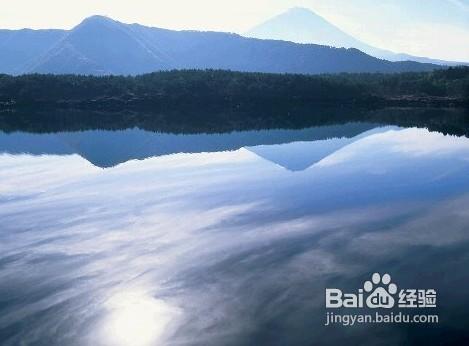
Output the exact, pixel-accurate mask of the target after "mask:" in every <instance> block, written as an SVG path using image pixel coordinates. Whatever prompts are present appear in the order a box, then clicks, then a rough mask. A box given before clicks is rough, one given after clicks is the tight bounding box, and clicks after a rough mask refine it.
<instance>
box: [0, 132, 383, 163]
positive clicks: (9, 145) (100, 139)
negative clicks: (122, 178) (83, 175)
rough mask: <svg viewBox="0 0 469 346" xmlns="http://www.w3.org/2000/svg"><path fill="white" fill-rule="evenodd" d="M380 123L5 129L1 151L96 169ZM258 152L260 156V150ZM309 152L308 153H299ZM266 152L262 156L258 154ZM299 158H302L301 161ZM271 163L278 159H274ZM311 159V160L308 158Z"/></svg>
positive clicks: (311, 138) (300, 139) (314, 137)
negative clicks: (167, 129) (219, 129)
mask: <svg viewBox="0 0 469 346" xmlns="http://www.w3.org/2000/svg"><path fill="white" fill-rule="evenodd" d="M376 126H377V125H376V124H372V123H349V124H345V125H330V126H323V127H311V128H306V129H299V130H295V129H284V130H279V129H277V130H260V131H235V132H230V133H220V134H203V133H201V134H184V135H180V134H172V133H161V132H150V131H144V130H140V129H136V128H133V129H126V130H121V131H103V130H91V131H77V132H58V133H41V134H38V133H25V132H13V133H4V132H2V131H1V130H0V154H4V153H6V154H13V155H15V154H29V155H73V154H77V155H80V156H81V157H83V158H84V159H85V160H87V161H88V162H90V163H91V164H93V165H94V166H96V167H101V168H109V167H114V166H116V165H119V164H121V163H124V162H127V161H130V160H143V159H146V158H149V157H156V156H164V155H172V154H177V153H202V152H220V151H229V150H238V149H240V148H242V147H246V149H247V150H250V151H251V152H255V151H256V150H259V151H260V150H262V149H261V148H264V149H263V150H264V151H266V149H265V148H268V147H272V150H270V152H271V156H273V155H274V154H273V152H274V151H275V148H277V147H278V145H282V144H283V145H288V144H285V143H290V144H294V143H295V142H297V143H310V142H311V143H316V141H318V142H323V141H324V140H325V139H328V138H341V139H342V140H345V138H347V137H353V136H357V135H358V134H360V133H363V132H364V131H368V130H370V129H372V128H374V127H376ZM258 155H259V154H258ZM302 155H303V156H306V157H309V156H308V153H307V152H303V153H302V154H301V153H297V154H296V156H297V157H298V156H302ZM259 156H261V155H259ZM300 159H301V157H300V158H298V160H300ZM272 161H274V160H273V159H272ZM308 162H309V161H308Z"/></svg>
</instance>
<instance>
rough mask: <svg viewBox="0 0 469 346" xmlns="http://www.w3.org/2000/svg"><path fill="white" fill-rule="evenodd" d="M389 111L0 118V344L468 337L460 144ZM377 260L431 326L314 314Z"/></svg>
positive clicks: (466, 196) (358, 284) (468, 212)
mask: <svg viewBox="0 0 469 346" xmlns="http://www.w3.org/2000/svg"><path fill="white" fill-rule="evenodd" d="M407 112H409V111H407ZM438 112H439V111H436V113H437V115H436V116H438V114H439V113H438ZM441 113H443V111H441ZM442 116H443V115H442ZM462 117H467V116H465V115H463V116H462ZM393 119H394V116H391V115H389V117H387V118H385V119H384V120H383V118H382V117H381V118H379V119H378V118H376V119H373V118H370V117H367V118H366V119H363V120H361V121H360V120H353V121H349V120H347V121H344V122H335V123H332V124H323V125H317V126H308V127H304V128H301V127H300V128H288V127H284V128H274V127H273V128H265V129H241V130H234V131H229V132H221V133H208V132H201V133H199V132H197V131H192V132H191V133H177V132H161V131H156V130H155V131H150V130H146V129H142V128H139V127H128V128H122V129H117V130H110V129H98V128H96V129H93V128H86V129H83V130H70V129H69V128H65V129H63V130H60V129H55V130H53V131H52V130H46V131H35V130H31V128H27V129H26V128H25V129H24V130H22V129H21V125H18V126H17V127H15V128H14V129H12V128H11V127H8V130H7V129H5V127H4V130H3V131H2V132H0V340H1V341H2V342H1V344H2V345H123V346H124V345H125V346H128V345H132V346H145V345H166V344H168V345H342V344H351V345H352V344H363V345H398V344H402V345H405V344H445V345H450V344H454V345H463V344H468V343H469V332H468V329H467V326H468V325H469V316H468V314H467V311H468V309H469V291H468V289H467V287H468V286H469V275H468V273H469V272H468V269H467V268H469V139H468V138H467V137H466V136H464V135H463V134H462V133H461V131H459V130H458V129H461V126H459V127H458V126H456V125H454V126H453V124H451V123H445V124H443V125H444V126H443V125H442V126H441V127H438V126H440V125H441V123H442V121H440V122H438V121H428V118H425V119H427V121H428V122H429V123H431V126H426V125H421V124H417V123H415V124H412V123H408V124H403V121H399V122H397V121H393ZM446 119H448V118H446ZM435 126H437V128H438V129H440V128H444V129H445V130H444V131H443V130H440V131H438V130H435ZM462 128H463V130H464V126H463V127H462ZM375 272H376V273H381V274H384V273H389V274H390V276H391V277H392V280H393V282H395V283H396V284H397V286H398V288H424V289H434V290H436V292H437V304H436V307H434V308H425V309H422V311H420V309H410V310H411V311H410V310H409V309H407V310H406V312H412V313H429V314H436V315H438V317H439V323H432V324H428V323H422V324H415V323H414V324H403V323H387V324H373V323H368V324H367V323H364V324H356V325H353V326H344V325H340V324H334V325H327V326H326V325H325V324H326V312H328V311H331V310H330V309H326V306H325V290H326V289H327V288H341V289H343V291H344V292H345V291H347V292H354V291H357V289H359V288H363V283H364V282H365V281H367V280H370V278H371V275H372V274H373V273H375ZM339 310H340V312H343V313H346V312H347V311H348V310H351V312H354V313H355V312H357V311H358V310H360V309H347V308H342V309H339ZM366 311H368V310H366ZM393 311H396V312H397V311H400V310H398V309H395V310H393ZM335 312H338V311H335Z"/></svg>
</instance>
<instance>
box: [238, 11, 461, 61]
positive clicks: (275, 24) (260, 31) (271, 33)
mask: <svg viewBox="0 0 469 346" xmlns="http://www.w3.org/2000/svg"><path fill="white" fill-rule="evenodd" d="M246 36H248V37H254V38H259V39H275V40H285V41H291V42H296V43H314V44H321V45H326V46H333V47H344V48H357V49H359V50H361V51H363V52H365V53H367V54H370V55H372V56H374V57H378V58H381V59H386V60H390V61H407V60H412V61H417V62H422V63H432V64H439V65H458V64H461V63H458V62H452V61H443V60H438V59H430V58H425V57H417V56H412V55H409V54H403V53H394V52H391V51H389V50H385V49H380V48H376V47H373V46H370V45H368V44H366V43H364V42H362V41H360V40H358V39H356V38H354V37H353V36H351V35H349V34H347V33H345V32H344V31H342V30H341V29H339V28H338V27H336V26H335V25H333V24H331V23H330V22H328V21H327V20H325V19H324V18H322V17H321V16H319V15H317V14H316V13H314V12H313V11H311V10H309V9H306V8H300V7H294V8H291V9H289V10H288V11H286V12H284V13H282V14H280V15H278V16H275V17H273V18H271V19H269V20H267V21H266V22H264V23H262V24H260V25H258V26H256V27H254V28H252V29H251V30H250V31H248V32H247V33H246Z"/></svg>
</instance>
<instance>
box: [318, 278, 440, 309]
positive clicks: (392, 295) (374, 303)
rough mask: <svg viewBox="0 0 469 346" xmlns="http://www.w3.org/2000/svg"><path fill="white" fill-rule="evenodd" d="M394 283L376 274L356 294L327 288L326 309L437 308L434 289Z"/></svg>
mask: <svg viewBox="0 0 469 346" xmlns="http://www.w3.org/2000/svg"><path fill="white" fill-rule="evenodd" d="M397 293H398V288H397V285H396V284H395V283H393V282H392V279H391V275H389V274H383V275H381V274H379V273H374V274H373V275H372V276H371V280H367V281H365V282H364V284H363V288H359V289H358V290H357V291H356V292H348V293H344V292H343V291H342V290H341V289H338V288H326V308H328V309H333V308H363V307H368V308H370V309H378V308H380V309H391V308H393V307H395V306H398V307H399V308H405V307H414V308H423V307H427V308H428V307H436V291H435V290H434V289H426V290H425V289H418V290H417V289H401V290H400V291H399V294H398V295H397Z"/></svg>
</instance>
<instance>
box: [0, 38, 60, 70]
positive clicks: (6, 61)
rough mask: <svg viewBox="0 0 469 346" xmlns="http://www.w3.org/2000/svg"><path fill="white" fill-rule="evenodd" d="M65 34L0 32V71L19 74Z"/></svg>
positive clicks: (27, 68)
mask: <svg viewBox="0 0 469 346" xmlns="http://www.w3.org/2000/svg"><path fill="white" fill-rule="evenodd" d="M66 34H67V32H66V31H64V30H30V29H23V30H0V71H1V72H4V73H9V74H20V73H23V72H24V71H28V70H29V69H30V68H31V64H33V63H34V61H35V60H36V59H37V58H38V57H39V56H42V55H44V54H46V53H47V52H48V51H49V50H50V49H51V48H52V47H53V46H54V45H55V44H57V42H59V41H60V40H61V39H63V38H64V37H65V35H66Z"/></svg>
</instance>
